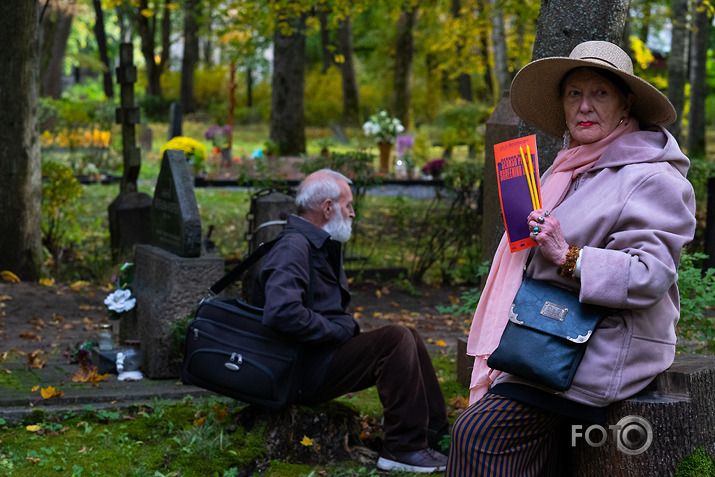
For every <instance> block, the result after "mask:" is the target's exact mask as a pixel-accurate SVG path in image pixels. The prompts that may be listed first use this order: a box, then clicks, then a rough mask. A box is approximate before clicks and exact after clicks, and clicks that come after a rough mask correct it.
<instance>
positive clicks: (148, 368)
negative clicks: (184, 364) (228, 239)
mask: <svg viewBox="0 0 715 477" xmlns="http://www.w3.org/2000/svg"><path fill="white" fill-rule="evenodd" d="M134 267H135V271H134V282H133V286H132V288H133V293H134V296H135V297H136V299H137V304H136V308H135V310H136V327H137V330H136V333H132V332H131V330H128V331H127V333H126V334H127V335H135V334H136V335H137V336H138V337H139V340H140V342H141V350H142V353H143V356H144V359H143V364H142V372H143V374H144V376H146V377H147V378H149V379H168V378H177V377H179V375H180V374H181V359H180V358H179V356H180V355H179V354H178V350H177V349H175V347H176V346H175V344H174V343H172V339H171V325H172V324H173V323H175V322H176V321H179V320H182V319H184V318H186V317H187V316H188V315H189V314H190V313H192V311H193V310H194V308H195V307H196V306H197V305H198V304H199V302H200V301H201V299H202V298H204V297H206V295H207V294H208V288H209V287H210V286H211V285H213V284H214V283H215V282H216V281H217V280H218V279H220V278H221V277H222V276H223V275H224V272H225V269H224V260H223V259H222V258H219V257H216V256H214V255H208V254H204V255H201V256H200V257H179V256H178V255H174V254H173V253H170V252H167V251H166V250H163V249H161V248H158V247H155V246H152V245H137V247H136V249H135V253H134Z"/></svg>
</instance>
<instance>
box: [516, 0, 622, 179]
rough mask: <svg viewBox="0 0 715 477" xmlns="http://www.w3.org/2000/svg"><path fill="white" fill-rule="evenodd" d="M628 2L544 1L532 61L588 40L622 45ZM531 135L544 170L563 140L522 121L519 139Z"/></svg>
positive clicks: (560, 53) (566, 51) (567, 50)
mask: <svg viewBox="0 0 715 477" xmlns="http://www.w3.org/2000/svg"><path fill="white" fill-rule="evenodd" d="M628 3H629V2H628V0H592V1H590V0H578V1H571V0H549V1H547V0H544V1H542V3H541V10H540V12H539V19H538V22H537V26H536V38H535V40H534V51H533V54H532V61H533V60H538V59H540V58H545V57H548V56H568V55H569V53H571V50H573V49H574V47H575V46H576V45H578V44H579V43H581V42H584V41H588V40H602V41H610V42H612V43H615V44H617V45H619V44H620V43H621V39H622V38H623V30H624V26H625V24H626V19H627V18H628ZM564 130H565V125H564ZM530 134H536V142H537V145H538V149H539V169H540V170H541V171H545V170H546V169H547V168H548V167H549V166H550V165H551V164H552V163H553V161H554V158H555V157H556V154H557V153H558V151H559V149H560V148H561V142H562V141H561V140H560V139H554V138H551V137H549V136H547V135H546V134H544V133H542V132H541V131H539V130H537V129H536V128H534V127H533V126H530V125H527V124H525V123H524V122H523V121H522V122H520V124H519V136H528V135H530Z"/></svg>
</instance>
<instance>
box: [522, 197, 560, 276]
mask: <svg viewBox="0 0 715 477" xmlns="http://www.w3.org/2000/svg"><path fill="white" fill-rule="evenodd" d="M527 223H528V224H529V230H530V231H531V239H532V240H533V241H534V242H536V243H538V244H539V247H540V248H541V255H543V256H544V258H546V259H547V260H549V261H551V262H553V263H555V264H556V265H558V266H559V267H560V266H561V265H563V264H564V262H566V254H567V253H568V251H569V244H567V243H566V240H565V239H564V234H563V232H561V224H560V223H559V221H558V219H557V218H556V217H554V216H553V215H551V214H550V213H549V212H548V211H547V210H545V209H538V210H534V211H533V212H531V213H530V214H529V217H528V218H527Z"/></svg>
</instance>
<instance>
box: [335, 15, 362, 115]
mask: <svg viewBox="0 0 715 477" xmlns="http://www.w3.org/2000/svg"><path fill="white" fill-rule="evenodd" d="M337 33H338V51H339V52H340V55H341V56H342V57H343V62H342V63H341V64H340V73H341V75H342V85H343V126H359V125H360V89H359V88H358V82H357V75H356V74H355V61H354V60H353V23H352V19H351V18H350V17H346V18H345V19H344V20H343V21H342V22H341V23H340V26H339V27H338V32H337Z"/></svg>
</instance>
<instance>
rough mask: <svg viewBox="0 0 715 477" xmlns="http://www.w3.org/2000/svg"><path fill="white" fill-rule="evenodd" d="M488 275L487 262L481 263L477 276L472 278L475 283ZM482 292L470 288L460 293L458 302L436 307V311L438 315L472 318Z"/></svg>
mask: <svg viewBox="0 0 715 477" xmlns="http://www.w3.org/2000/svg"><path fill="white" fill-rule="evenodd" d="M488 273H489V261H485V262H482V264H481V265H479V269H478V270H477V274H476V276H475V277H474V278H475V281H476V280H479V279H480V278H481V277H483V276H485V275H486V274H488ZM481 296H482V292H481V290H480V289H479V287H477V288H470V289H469V290H465V291H463V292H462V296H461V297H460V298H459V302H457V303H455V304H453V305H450V306H437V307H436V308H437V311H439V312H440V313H449V314H451V315H467V316H470V317H471V316H472V315H473V314H474V310H476V309H477V304H478V303H479V298H481Z"/></svg>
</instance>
